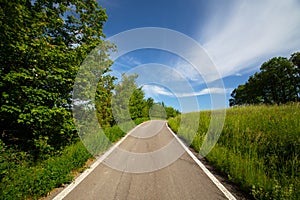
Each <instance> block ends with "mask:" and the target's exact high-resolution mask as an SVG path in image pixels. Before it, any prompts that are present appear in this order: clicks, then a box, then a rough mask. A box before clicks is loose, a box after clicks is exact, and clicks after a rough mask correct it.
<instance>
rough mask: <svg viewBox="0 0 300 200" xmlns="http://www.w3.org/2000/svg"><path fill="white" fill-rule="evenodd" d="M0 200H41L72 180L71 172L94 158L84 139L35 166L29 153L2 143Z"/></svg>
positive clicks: (0, 145)
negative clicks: (18, 150)
mask: <svg viewBox="0 0 300 200" xmlns="http://www.w3.org/2000/svg"><path fill="white" fill-rule="evenodd" d="M0 147H1V149H0V150H1V152H0V153H1V157H0V158H1V162H0V168H1V182H0V188H1V189H0V190H1V192H0V195H1V196H0V199H28V198H34V199H38V198H39V197H41V196H45V195H46V194H47V193H48V192H50V191H51V190H52V189H54V188H55V187H59V186H61V185H62V184H64V183H69V182H70V181H72V175H71V171H72V170H75V169H80V168H82V167H83V166H84V164H85V162H86V160H87V159H88V158H90V157H91V155H90V154H89V153H88V151H87V150H86V149H85V147H84V146H83V144H82V143H81V142H77V143H76V144H73V145H70V146H68V147H67V148H65V150H64V151H62V152H61V154H60V155H56V156H53V157H51V158H49V159H47V160H44V161H42V162H41V163H39V164H37V165H33V164H32V162H31V161H30V159H28V155H26V153H25V152H23V153H22V152H15V151H14V150H12V149H7V147H6V146H5V145H4V144H3V143H1V144H0Z"/></svg>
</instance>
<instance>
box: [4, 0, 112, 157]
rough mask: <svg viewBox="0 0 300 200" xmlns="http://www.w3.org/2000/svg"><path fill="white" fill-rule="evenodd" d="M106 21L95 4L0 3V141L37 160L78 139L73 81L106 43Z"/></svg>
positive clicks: (89, 1) (25, 0)
mask: <svg viewBox="0 0 300 200" xmlns="http://www.w3.org/2000/svg"><path fill="white" fill-rule="evenodd" d="M106 19H107V15H106V13H105V10H104V9H102V8H101V7H100V6H99V5H98V3H97V1H94V0H84V1H79V0H72V1H57V0H55V1H54V0H48V1H44V0H35V1H32V0H15V1H9V0H2V1H1V3H0V21H1V23H0V29H1V31H0V45H1V48H0V64H1V68H0V77H1V79H0V90H1V100H0V103H1V108H0V115H1V122H0V123H1V135H2V139H4V140H5V141H6V142H11V143H14V144H16V142H17V141H19V145H20V146H19V147H22V148H28V149H33V150H34V152H36V155H39V154H40V153H44V154H45V153H47V152H49V151H50V150H52V149H57V148H60V147H61V146H63V145H66V144H68V143H69V142H71V141H72V140H73V138H75V137H76V131H75V127H74V124H73V120H72V114H71V112H70V108H71V107H70V105H71V100H72V99H71V95H72V88H73V84H74V79H75V76H76V73H77V71H78V68H79V66H80V64H81V62H82V61H83V60H84V58H85V57H86V55H87V54H88V52H89V51H90V50H91V49H93V48H94V47H95V46H97V45H99V44H101V43H102V38H103V37H104V34H103V32H102V29H103V25H104V23H105V21H106ZM32 147H33V148H32Z"/></svg>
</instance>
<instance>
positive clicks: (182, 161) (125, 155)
mask: <svg viewBox="0 0 300 200" xmlns="http://www.w3.org/2000/svg"><path fill="white" fill-rule="evenodd" d="M75 182H76V181H75ZM72 184H74V183H71V184H70V185H72ZM225 190H226V189H225ZM227 192H228V191H227ZM225 193H226V192H225ZM62 194H63V195H62ZM230 195H231V194H230V193H229V196H230ZM56 199H66V200H69V199H72V200H73V199H74V200H75V199H76V200H77V199H84V200H87V199H115V200H117V199H149V200H150V199H151V200H153V199H159V200H161V199H162V200H163V199H166V200H170V199H172V200H176V199H178V200H179V199H180V200H182V199H228V198H227V197H226V196H225V195H224V192H222V191H221V190H220V189H219V188H218V187H217V185H216V183H214V182H213V181H212V180H211V179H210V178H209V177H208V175H207V174H206V173H205V172H204V171H203V170H202V169H201V168H200V167H199V165H198V164H197V163H196V162H195V160H194V159H193V158H192V157H191V156H190V154H188V153H187V152H186V151H185V149H184V148H183V147H182V145H181V144H180V143H179V142H178V140H177V139H176V138H175V137H174V135H173V134H172V133H171V131H170V129H168V127H167V125H166V122H165V121H160V120H153V121H149V122H146V123H143V124H141V125H139V126H138V127H136V129H134V130H133V131H131V132H130V134H128V136H127V137H126V138H125V139H124V140H123V141H122V142H121V143H120V145H119V146H118V147H116V148H114V149H113V150H112V151H111V152H110V153H109V154H108V155H107V157H105V158H104V159H103V160H102V161H101V162H99V164H97V166H96V167H95V168H94V169H92V170H91V172H90V173H89V174H86V175H85V176H84V178H82V181H80V183H77V184H76V186H73V188H71V189H70V188H69V189H67V190H66V191H63V192H62V193H61V194H59V195H58V196H57V197H56Z"/></svg>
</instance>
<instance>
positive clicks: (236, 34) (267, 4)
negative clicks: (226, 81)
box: [200, 0, 300, 77]
mask: <svg viewBox="0 0 300 200" xmlns="http://www.w3.org/2000/svg"><path fill="white" fill-rule="evenodd" d="M230 2H231V3H232V5H230V6H228V7H227V6H226V9H224V10H221V9H216V8H212V10H211V12H210V13H211V15H212V16H210V17H208V19H210V20H208V21H207V23H206V24H205V26H201V27H202V30H201V31H200V32H201V34H200V35H201V36H200V40H201V41H202V42H203V45H204V48H205V49H206V50H207V52H208V54H209V55H210V56H211V57H212V59H213V61H214V62H215V64H216V66H217V68H218V70H219V72H220V73H221V75H222V76H223V77H225V76H229V75H234V74H237V73H238V72H241V71H243V70H246V69H247V68H249V67H254V66H253V65H255V64H257V62H258V61H265V60H266V59H268V58H270V57H273V56H279V55H286V56H289V54H290V53H292V52H294V51H297V50H298V51H299V50H300V37H299V35H300V1H299V0H284V1H282V0H264V1H261V0H252V1H243V0H240V1H230ZM218 4H219V5H220V6H222V4H221V3H219V2H218ZM216 6H217V5H216ZM217 7H218V6H217ZM214 11H217V12H214ZM203 27H204V28H203ZM203 30H204V31H203ZM201 38H202V39H201ZM257 67H258V66H257Z"/></svg>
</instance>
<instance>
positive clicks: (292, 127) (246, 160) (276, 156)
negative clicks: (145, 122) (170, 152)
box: [168, 104, 300, 199]
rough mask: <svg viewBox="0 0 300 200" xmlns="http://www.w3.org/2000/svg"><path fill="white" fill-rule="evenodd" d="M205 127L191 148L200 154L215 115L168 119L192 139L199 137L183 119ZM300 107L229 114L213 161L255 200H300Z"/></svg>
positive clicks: (249, 109)
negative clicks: (196, 119)
mask: <svg viewBox="0 0 300 200" xmlns="http://www.w3.org/2000/svg"><path fill="white" fill-rule="evenodd" d="M199 114H200V121H199V128H198V132H197V134H196V135H195V137H194V139H193V141H192V143H191V146H192V147H193V148H194V149H195V150H196V151H199V150H200V148H201V144H202V141H203V138H204V135H205V134H206V132H207V130H208V125H209V122H210V117H211V112H210V111H203V112H200V113H188V114H183V115H182V116H181V115H179V116H177V117H175V118H171V119H169V120H168V123H169V126H170V127H171V128H172V129H173V130H174V131H175V132H178V129H179V126H180V130H181V131H179V132H178V134H179V135H180V136H181V137H183V138H187V140H190V136H191V135H193V134H194V133H190V132H189V130H190V129H189V127H188V126H189V125H187V124H181V125H180V121H181V117H186V118H190V119H191V120H193V119H195V115H199ZM299 156H300V104H292V105H282V106H246V107H234V108H230V109H227V110H226V119H225V124H224V127H223V130H222V133H221V136H220V138H219V140H218V142H217V144H216V145H215V146H214V148H213V149H212V151H211V152H210V153H209V154H208V155H207V156H206V158H207V159H208V161H209V162H210V163H211V164H212V165H213V166H215V167H216V168H217V169H218V170H220V171H221V172H223V173H225V174H227V176H228V178H229V179H230V180H232V181H233V182H235V183H237V184H238V185H239V186H240V187H241V188H242V189H243V190H244V191H245V192H247V193H250V194H251V195H252V196H253V197H254V198H255V199H300V169H299V167H300V165H299V164H300V162H299Z"/></svg>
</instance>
